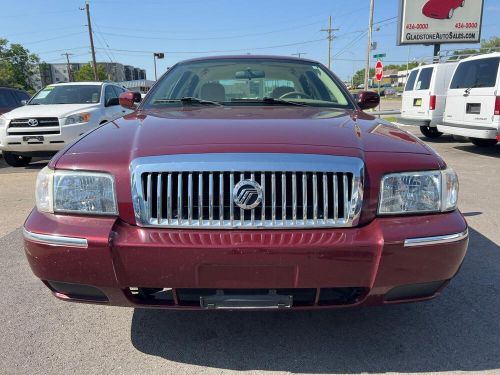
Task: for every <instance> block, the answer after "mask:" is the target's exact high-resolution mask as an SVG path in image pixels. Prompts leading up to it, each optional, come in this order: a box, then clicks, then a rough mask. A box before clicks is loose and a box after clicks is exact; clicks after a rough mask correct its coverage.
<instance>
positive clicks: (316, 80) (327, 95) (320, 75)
mask: <svg viewBox="0 0 500 375" xmlns="http://www.w3.org/2000/svg"><path fill="white" fill-rule="evenodd" d="M340 85H341V84H340V83H338V82H337V81H336V80H335V79H334V78H333V77H332V76H330V75H329V74H328V73H327V72H326V71H325V70H324V69H323V68H322V67H321V66H320V65H319V64H315V63H311V62H307V61H294V60H289V61H287V60H279V59H255V58H251V59H245V58H237V59H216V60H215V59H214V60H203V61H193V62H186V63H180V64H178V65H176V66H175V67H174V68H172V69H171V70H170V71H169V72H168V74H166V75H165V76H164V77H163V78H162V79H161V80H160V82H159V83H158V84H157V85H156V86H155V88H154V89H153V91H152V92H151V93H150V94H149V95H148V96H147V98H146V101H145V103H144V106H143V107H144V108H159V107H164V106H176V105H177V106H178V105H181V104H180V103H179V102H176V101H175V100H180V99H182V98H197V99H201V100H206V101H211V102H216V103H220V104H223V105H228V104H231V105H252V104H254V105H255V103H266V104H278V105H280V104H286V102H292V103H300V104H304V105H310V106H325V107H343V108H353V105H352V104H351V102H350V100H349V99H348V98H347V94H346V93H345V91H344V90H343V89H342V88H341V86H340ZM269 98H272V99H274V100H265V99H269ZM184 103H185V101H184ZM191 103H192V101H191Z"/></svg>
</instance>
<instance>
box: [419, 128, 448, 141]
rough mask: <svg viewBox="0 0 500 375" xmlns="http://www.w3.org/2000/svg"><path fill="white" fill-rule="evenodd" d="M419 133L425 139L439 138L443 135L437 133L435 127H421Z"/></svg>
mask: <svg viewBox="0 0 500 375" xmlns="http://www.w3.org/2000/svg"><path fill="white" fill-rule="evenodd" d="M420 131H421V132H422V134H423V135H425V136H426V137H427V138H439V137H441V136H442V135H443V133H441V132H439V131H438V129H437V128H436V127H430V126H421V127H420Z"/></svg>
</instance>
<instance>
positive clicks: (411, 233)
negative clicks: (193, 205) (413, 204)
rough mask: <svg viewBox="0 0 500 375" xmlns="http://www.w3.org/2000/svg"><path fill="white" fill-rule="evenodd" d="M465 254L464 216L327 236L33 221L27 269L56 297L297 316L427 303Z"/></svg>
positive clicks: (383, 221)
mask: <svg viewBox="0 0 500 375" xmlns="http://www.w3.org/2000/svg"><path fill="white" fill-rule="evenodd" d="M54 233H57V236H56V235H54ZM467 244H468V235H467V224H466V222H465V220H464V218H463V217H462V215H461V214H460V212H459V211H455V212H452V213H446V214H436V215H425V216H408V217H394V218H389V217H385V218H377V219H375V220H374V221H372V222H371V223H370V224H369V225H366V226H363V227H356V228H348V229H324V230H323V229H322V230H282V231H279V230H261V231H259V230H245V231H241V230H240V231H238V230H235V231H218V230H170V229H149V228H148V229H146V228H140V227H136V226H132V225H129V224H126V223H124V222H122V221H121V220H119V219H115V218H102V217H100V218H96V217H92V218H90V217H87V218H86V217H71V216H64V215H49V214H42V213H39V212H38V211H37V210H36V209H35V210H33V212H32V213H31V215H30V216H29V217H28V219H27V221H26V223H25V249H26V255H27V257H28V260H29V263H30V265H31V268H32V270H33V272H34V273H35V275H36V276H37V277H39V278H40V279H41V280H43V281H44V282H45V283H46V284H47V286H48V287H49V288H50V289H51V290H52V292H53V294H54V295H55V296H56V297H58V298H61V299H64V300H73V301H81V302H95V303H106V304H111V305H118V306H131V307H155V308H158V307H164V308H173V309H175V308H181V309H182V308H184V309H188V308H198V309H199V308H200V305H201V306H204V307H207V308H209V307H214V306H216V304H217V301H219V302H220V306H227V304H228V303H229V307H228V308H234V305H231V303H233V302H234V301H235V300H236V301H241V300H245V297H242V296H249V295H251V296H252V297H251V298H248V300H247V301H246V302H247V303H248V301H252V298H254V301H256V302H255V303H257V301H258V302H259V303H267V302H266V301H268V299H271V300H273V298H274V297H268V296H269V295H273V296H275V295H280V296H283V295H285V296H292V297H293V300H294V301H295V302H294V303H292V306H293V307H294V308H332V307H345V306H359V305H363V306H367V305H380V304H387V303H396V302H409V301H419V300H425V299H429V298H433V297H435V296H436V295H438V294H439V292H440V291H441V290H442V289H443V288H444V286H445V285H446V284H447V282H448V281H449V280H450V279H452V278H453V276H454V275H455V274H456V273H457V271H458V269H459V267H460V265H461V263H462V261H463V258H464V256H465V253H466V250H467ZM152 292H154V293H152ZM224 295H230V296H231V298H229V299H228V298H226V299H225V297H221V296H224ZM217 296H218V297H217ZM262 296H265V297H262ZM232 297H234V298H232ZM278 299H279V300H281V301H282V302H283V298H282V297H280V298H278ZM278 299H276V298H275V299H274V300H278ZM228 300H230V301H229V302H228ZM203 301H205V302H203ZM207 301H208V302H207ZM221 301H222V302H221ZM203 303H205V305H203ZM236 303H237V302H236ZM231 306H232V307H231ZM244 306H245V307H248V305H244ZM259 306H261V305H257V304H256V305H255V306H253V307H254V308H259ZM235 308H238V306H236V307H235ZM262 308H265V307H264V305H262Z"/></svg>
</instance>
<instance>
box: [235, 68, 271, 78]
mask: <svg viewBox="0 0 500 375" xmlns="http://www.w3.org/2000/svg"><path fill="white" fill-rule="evenodd" d="M265 76H266V72H264V71H263V70H252V69H247V70H242V71H239V72H236V74H235V75H234V77H235V78H236V79H252V78H264V77H265Z"/></svg>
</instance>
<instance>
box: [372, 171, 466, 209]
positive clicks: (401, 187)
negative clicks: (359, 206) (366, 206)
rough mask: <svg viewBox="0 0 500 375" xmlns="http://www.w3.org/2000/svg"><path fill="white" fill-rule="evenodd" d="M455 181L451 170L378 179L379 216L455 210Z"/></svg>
mask: <svg viewBox="0 0 500 375" xmlns="http://www.w3.org/2000/svg"><path fill="white" fill-rule="evenodd" d="M457 201H458V178H457V175H456V173H455V172H454V171H453V170H452V169H446V170H444V171H430V172H408V173H393V174H388V175H386V176H384V177H383V178H382V183H381V186H380V202H379V207H378V213H379V214H381V215H395V214H413V213H424V212H444V211H453V210H455V209H456V208H457Z"/></svg>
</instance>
